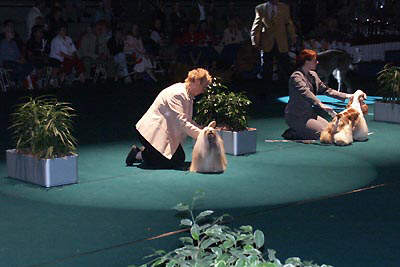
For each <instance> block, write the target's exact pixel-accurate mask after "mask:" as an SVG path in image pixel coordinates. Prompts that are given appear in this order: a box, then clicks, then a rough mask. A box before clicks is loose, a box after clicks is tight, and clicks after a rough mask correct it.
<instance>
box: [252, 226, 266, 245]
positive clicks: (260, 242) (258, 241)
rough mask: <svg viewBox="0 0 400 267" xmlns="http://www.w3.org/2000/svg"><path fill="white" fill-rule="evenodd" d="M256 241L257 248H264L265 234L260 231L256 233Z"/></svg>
mask: <svg viewBox="0 0 400 267" xmlns="http://www.w3.org/2000/svg"><path fill="white" fill-rule="evenodd" d="M254 240H255V241H256V247H257V248H261V247H262V246H264V233H263V232H261V231H260V230H256V231H255V232H254Z"/></svg>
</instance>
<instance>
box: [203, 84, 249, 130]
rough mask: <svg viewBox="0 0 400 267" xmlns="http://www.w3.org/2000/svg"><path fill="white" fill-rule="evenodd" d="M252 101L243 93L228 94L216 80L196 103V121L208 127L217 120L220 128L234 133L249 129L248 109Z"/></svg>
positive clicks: (225, 88)
mask: <svg viewBox="0 0 400 267" xmlns="http://www.w3.org/2000/svg"><path fill="white" fill-rule="evenodd" d="M250 104H251V101H250V100H249V99H248V98H247V97H246V96H245V95H244V94H243V93H234V92H228V88H227V86H225V85H223V84H222V82H221V80H220V79H219V78H214V79H213V82H212V84H211V85H210V86H209V87H208V89H207V90H206V92H205V93H204V95H203V97H202V98H201V99H200V100H199V101H198V102H197V103H196V116H195V121H196V122H198V123H199V124H202V125H207V124H208V123H209V122H210V121H212V120H216V121H217V124H218V126H225V127H227V128H229V129H231V130H233V131H241V130H245V129H246V128H247V121H248V118H247V117H248V116H247V109H248V107H249V105H250Z"/></svg>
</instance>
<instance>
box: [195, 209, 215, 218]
mask: <svg viewBox="0 0 400 267" xmlns="http://www.w3.org/2000/svg"><path fill="white" fill-rule="evenodd" d="M213 213H214V211H212V210H205V211H203V212H200V214H199V215H197V217H196V220H198V219H201V218H204V217H206V216H209V215H211V214H213Z"/></svg>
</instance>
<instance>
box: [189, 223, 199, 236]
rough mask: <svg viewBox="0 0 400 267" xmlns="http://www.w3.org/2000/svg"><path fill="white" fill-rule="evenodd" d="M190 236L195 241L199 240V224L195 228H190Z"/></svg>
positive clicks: (194, 225)
mask: <svg viewBox="0 0 400 267" xmlns="http://www.w3.org/2000/svg"><path fill="white" fill-rule="evenodd" d="M190 234H191V235H192V238H193V239H194V240H199V236H200V228H199V226H198V225H197V224H193V226H192V227H191V228H190Z"/></svg>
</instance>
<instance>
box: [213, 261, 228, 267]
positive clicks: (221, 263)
mask: <svg viewBox="0 0 400 267" xmlns="http://www.w3.org/2000/svg"><path fill="white" fill-rule="evenodd" d="M226 266H227V265H226V262H225V261H219V262H217V264H215V267H226Z"/></svg>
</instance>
